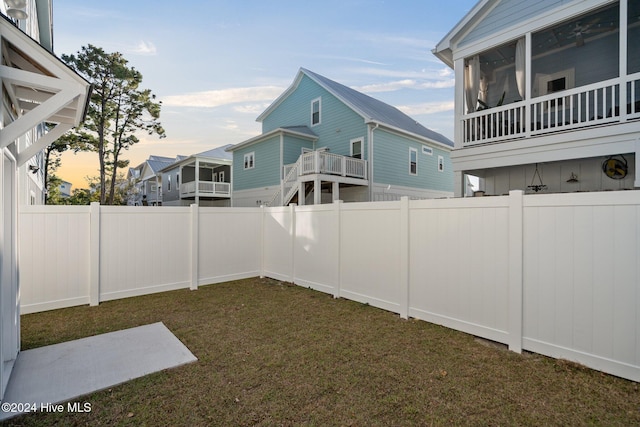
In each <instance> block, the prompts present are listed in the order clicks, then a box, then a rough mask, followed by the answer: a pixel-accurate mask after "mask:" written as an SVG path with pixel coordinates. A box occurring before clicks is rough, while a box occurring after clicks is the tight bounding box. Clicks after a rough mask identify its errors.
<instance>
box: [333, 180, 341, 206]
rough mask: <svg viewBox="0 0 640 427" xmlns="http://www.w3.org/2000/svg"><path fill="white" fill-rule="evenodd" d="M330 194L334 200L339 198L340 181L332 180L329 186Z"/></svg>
mask: <svg viewBox="0 0 640 427" xmlns="http://www.w3.org/2000/svg"><path fill="white" fill-rule="evenodd" d="M331 195H332V199H333V201H334V202H336V201H338V200H340V183H339V182H337V181H336V182H334V183H333V184H332V188H331Z"/></svg>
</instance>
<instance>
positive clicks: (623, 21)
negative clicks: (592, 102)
mask: <svg viewBox="0 0 640 427" xmlns="http://www.w3.org/2000/svg"><path fill="white" fill-rule="evenodd" d="M627 12H628V4H627V0H620V78H621V79H623V80H622V81H621V82H620V102H619V103H618V104H619V107H618V108H620V121H621V122H625V121H627V81H626V79H625V77H626V76H627V48H628V45H627V24H628V22H629V21H628V18H627ZM636 49H637V47H636ZM636 158H637V157H636ZM636 171H637V169H636ZM636 176H637V172H636Z"/></svg>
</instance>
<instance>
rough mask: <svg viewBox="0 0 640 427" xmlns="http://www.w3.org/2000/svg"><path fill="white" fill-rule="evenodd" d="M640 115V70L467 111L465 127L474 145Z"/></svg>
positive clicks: (469, 142)
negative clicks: (592, 82)
mask: <svg viewBox="0 0 640 427" xmlns="http://www.w3.org/2000/svg"><path fill="white" fill-rule="evenodd" d="M621 99H622V100H623V102H620V100H621ZM621 105H622V108H620V106H621ZM639 119H640V73H636V74H632V75H629V76H625V77H623V78H615V79H610V80H606V81H603V82H598V83H594V84H590V85H587V86H582V87H578V88H574V89H569V90H565V91H562V92H555V93H552V94H548V95H544V96H540V97H536V98H533V99H528V100H525V101H519V102H514V103H511V104H508V105H503V106H500V107H494V108H490V109H486V110H482V111H476V112H473V113H470V114H466V115H463V116H462V120H461V123H460V126H461V127H462V142H463V147H468V146H472V145H478V144H486V143H493V142H501V141H507V140H512V139H520V138H530V137H535V136H540V135H545V134H551V133H559V132H564V131H568V130H575V129H581V128H586V127H589V126H602V125H609V126H610V125H617V124H623V123H626V122H629V121H633V120H639Z"/></svg>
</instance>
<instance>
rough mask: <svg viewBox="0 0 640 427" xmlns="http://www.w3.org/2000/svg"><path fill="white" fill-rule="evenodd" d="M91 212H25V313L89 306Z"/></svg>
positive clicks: (42, 208)
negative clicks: (72, 306)
mask: <svg viewBox="0 0 640 427" xmlns="http://www.w3.org/2000/svg"><path fill="white" fill-rule="evenodd" d="M89 221H90V218H89V207H88V206H68V207H66V206H65V207H61V206H53V207H52V206H21V207H20V221H19V222H18V224H19V230H18V237H19V240H20V244H19V250H20V283H21V286H20V307H21V308H20V311H21V313H23V314H27V313H34V312H38V311H43V310H52V309H56V308H63V307H68V306H71V305H81V304H88V303H89V275H90V263H89V243H90V241H89V235H90V233H89Z"/></svg>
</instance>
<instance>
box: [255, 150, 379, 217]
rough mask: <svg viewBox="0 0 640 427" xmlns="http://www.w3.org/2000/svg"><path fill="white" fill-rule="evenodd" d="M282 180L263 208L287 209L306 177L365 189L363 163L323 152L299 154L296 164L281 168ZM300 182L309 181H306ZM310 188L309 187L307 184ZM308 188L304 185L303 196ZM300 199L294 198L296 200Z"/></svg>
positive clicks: (364, 161)
mask: <svg viewBox="0 0 640 427" xmlns="http://www.w3.org/2000/svg"><path fill="white" fill-rule="evenodd" d="M284 174H285V175H284V179H283V180H282V182H281V184H280V188H279V189H278V191H276V192H275V193H274V195H273V196H272V197H271V199H270V200H269V201H268V202H267V204H266V206H287V205H288V204H289V203H290V202H291V200H293V198H294V196H295V195H296V194H297V193H298V190H299V189H300V182H301V181H303V179H302V178H303V177H308V176H309V175H319V174H321V175H322V176H323V178H322V179H323V181H336V182H340V181H341V179H342V180H349V181H350V182H352V183H355V184H359V185H368V181H367V162H366V160H362V159H356V158H353V157H348V156H342V155H339V154H332V153H329V152H327V151H311V152H308V153H303V154H302V155H300V157H298V160H297V161H296V162H295V163H293V164H290V165H285V166H284ZM304 181H307V182H308V181H309V180H308V179H306V180H304ZM311 186H313V185H312V183H311ZM308 191H309V184H306V185H305V194H306V193H307V192H308ZM299 197H300V196H299V195H298V198H299Z"/></svg>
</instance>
